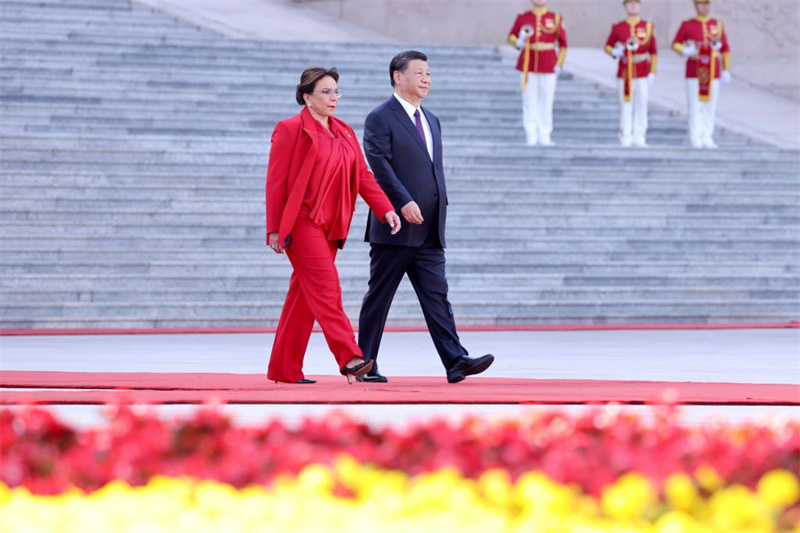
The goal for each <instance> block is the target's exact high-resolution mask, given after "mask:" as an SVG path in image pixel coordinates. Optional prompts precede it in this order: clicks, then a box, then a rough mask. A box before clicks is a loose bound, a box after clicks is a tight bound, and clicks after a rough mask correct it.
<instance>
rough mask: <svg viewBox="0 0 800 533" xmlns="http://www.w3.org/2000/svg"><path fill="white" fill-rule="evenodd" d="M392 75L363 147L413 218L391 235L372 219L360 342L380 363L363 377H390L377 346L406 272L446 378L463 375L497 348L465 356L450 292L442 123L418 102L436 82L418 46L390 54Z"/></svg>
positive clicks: (484, 363)
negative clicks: (383, 369) (381, 365)
mask: <svg viewBox="0 0 800 533" xmlns="http://www.w3.org/2000/svg"><path fill="white" fill-rule="evenodd" d="M389 76H390V78H391V82H392V87H393V88H394V94H393V95H392V96H391V97H390V98H389V99H388V100H387V101H386V102H384V103H383V104H381V105H379V106H378V107H377V108H376V109H375V110H374V111H372V112H371V113H370V114H369V115H368V116H367V120H366V123H365V130H364V151H365V153H366V155H367V160H368V161H369V164H370V167H372V172H373V173H374V174H375V178H376V179H377V180H378V184H379V185H380V186H381V187H382V188H383V190H384V192H385V193H386V195H387V196H388V197H389V200H390V201H391V202H392V204H393V205H394V207H395V209H399V210H400V212H401V214H402V215H403V217H404V218H405V219H406V220H407V221H408V222H409V224H404V225H403V227H402V229H401V230H400V231H399V232H398V233H397V234H396V235H393V236H392V235H390V232H389V231H388V230H387V229H386V228H383V227H381V226H385V224H380V223H379V221H378V220H377V219H375V217H374V216H372V215H370V218H369V220H368V221H367V234H366V240H367V241H368V242H369V243H370V246H371V249H370V279H369V289H368V290H367V294H366V295H365V296H364V302H363V304H362V306H361V316H360V317H359V321H358V345H359V347H360V348H361V349H362V350H363V352H364V359H365V360H366V361H369V360H372V361H375V363H374V364H373V367H372V370H371V372H370V373H369V374H368V375H367V376H363V377H361V378H360V380H361V381H367V382H369V381H372V382H385V381H387V379H386V377H384V376H383V375H381V374H380V373H379V372H378V364H377V357H378V350H379V348H380V344H381V338H382V336H383V329H384V326H385V325H386V317H387V315H388V314H389V307H390V306H391V304H392V299H393V298H394V294H395V291H397V286H398V285H399V284H400V281H401V280H402V279H403V275H405V274H408V278H409V280H410V281H411V284H412V285H413V287H414V290H415V291H416V293H417V298H419V303H420V305H421V306H422V312H423V314H424V315H425V322H426V323H427V325H428V330H429V331H430V334H431V337H432V338H433V343H434V345H435V346H436V351H437V352H439V357H440V358H441V359H442V364H443V365H444V368H445V370H446V372H447V381H448V382H450V383H458V382H459V381H463V380H464V378H466V377H467V376H471V375H473V374H479V373H480V372H483V371H484V370H486V369H487V368H489V366H490V365H491V364H492V362H493V361H494V356H493V355H491V354H488V355H484V356H482V357H478V358H471V357H468V353H467V350H466V349H465V348H464V347H463V346H461V342H460V341H459V339H458V333H456V324H455V319H454V317H453V309H452V307H451V306H450V302H449V301H448V300H447V290H448V288H447V278H446V276H445V258H444V247H445V237H444V229H445V221H446V219H447V190H446V187H445V182H444V166H443V164H442V135H441V126H440V124H439V119H438V118H436V115H434V114H433V113H431V112H430V111H428V110H427V109H423V108H422V107H420V103H421V102H422V100H423V99H424V98H425V97H426V96H427V95H428V91H429V90H430V86H431V73H430V68H429V67H428V58H427V56H425V54H423V53H422V52H417V51H414V50H409V51H405V52H401V53H399V54H397V55H396V56H395V57H394V58H392V62H391V64H390V65H389Z"/></svg>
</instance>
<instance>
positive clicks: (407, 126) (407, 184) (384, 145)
mask: <svg viewBox="0 0 800 533" xmlns="http://www.w3.org/2000/svg"><path fill="white" fill-rule="evenodd" d="M422 112H423V113H424V114H425V118H427V120H428V124H429V125H430V128H431V135H432V137H433V161H431V158H430V155H428V149H427V148H426V146H425V143H423V142H422V139H421V138H420V136H419V133H417V129H416V127H415V125H414V122H412V121H411V119H410V118H409V116H408V114H407V113H406V111H405V109H403V106H402V105H400V102H398V101H397V98H395V97H394V95H392V97H391V98H389V99H388V100H387V101H386V102H384V103H382V104H381V105H379V106H378V107H377V108H375V110H373V111H372V112H371V113H370V114H369V115H368V116H367V120H366V122H365V124H364V152H365V153H366V156H367V161H369V165H370V167H371V168H372V172H373V173H374V174H375V179H376V180H377V181H378V184H379V185H380V186H381V188H382V189H383V191H384V192H385V193H386V196H388V197H389V200H390V201H391V202H392V204H393V205H394V207H395V209H397V211H398V212H399V211H400V209H401V208H402V207H403V206H404V205H406V204H407V203H408V202H410V201H412V200H413V201H415V202H417V204H418V205H419V208H420V211H421V212H422V217H423V218H424V219H425V222H423V223H422V224H421V225H419V226H418V225H416V224H410V223H408V222H406V220H405V219H403V227H402V229H401V230H400V232H399V233H397V235H391V229H390V228H389V226H388V224H380V223H379V221H378V219H377V218H376V217H375V215H374V214H373V213H370V215H369V220H368V221H367V233H366V236H365V240H366V241H367V242H370V243H372V244H393V245H397V246H422V243H423V242H424V241H425V239H426V238H427V237H428V235H429V233H431V232H435V233H438V234H439V241H440V242H441V244H442V247H444V246H445V240H444V229H445V221H446V219H447V189H446V188H445V183H444V166H443V164H442V133H441V131H442V130H441V126H440V124H439V119H438V118H437V117H436V115H434V114H433V113H431V112H430V111H428V110H427V109H424V108H422Z"/></svg>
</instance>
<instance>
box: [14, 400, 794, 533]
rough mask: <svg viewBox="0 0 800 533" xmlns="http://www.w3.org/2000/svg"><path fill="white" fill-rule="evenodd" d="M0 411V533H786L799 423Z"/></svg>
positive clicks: (674, 415) (590, 411) (675, 415)
mask: <svg viewBox="0 0 800 533" xmlns="http://www.w3.org/2000/svg"><path fill="white" fill-rule="evenodd" d="M107 410H108V414H109V420H108V423H107V424H106V425H104V426H102V427H99V428H91V429H85V430H76V429H75V428H72V427H70V426H68V425H67V424H65V423H63V422H62V421H60V420H58V419H57V418H56V417H55V416H54V415H53V414H52V413H51V412H50V411H48V410H46V409H43V408H37V407H28V408H20V409H7V410H3V411H0V533H1V532H6V531H7V532H23V531H24V532H26V533H30V532H38V531H43V532H44V531H46V532H60V531H76V532H92V531H98V532H100V531H103V532H106V531H114V532H127V531H131V532H154V533H155V532H161V531H164V532H166V531H169V532H182V531H186V532H192V533H202V532H206V531H209V532H212V531H213V532H239V531H254V532H255V531H259V532H261V531H279V532H293V531H342V532H344V531H347V532H358V531H381V532H393V531H398V532H401V531H402V532H403V533H408V532H410V531H415V532H417V531H436V532H437V533H446V532H449V531H458V532H471V531H480V532H517V531H520V532H522V531H525V532H553V533H555V532H559V533H560V532H571V531H574V532H582V533H591V532H601V531H603V532H605V531H608V532H611V531H614V532H618V531H619V532H634V531H647V532H650V531H652V532H664V533H673V532H676V533H677V532H695V531H696V532H709V533H710V532H747V531H753V532H756V531H759V532H762V531H763V532H777V531H797V532H800V504H799V503H798V499H799V497H800V487H799V486H798V471H799V470H800V422H798V421H797V419H792V420H777V419H773V420H770V421H763V422H747V423H728V422H724V421H707V422H705V423H702V424H699V425H687V424H685V423H683V422H682V421H681V418H680V414H679V410H678V409H677V408H676V407H674V406H666V407H653V408H652V410H651V412H649V413H647V415H646V416H640V415H638V414H636V413H632V412H631V411H626V410H624V409H620V408H618V407H603V408H600V407H597V408H587V409H585V410H583V411H581V412H580V413H579V414H566V413H564V412H561V411H558V410H544V411H542V410H537V411H531V412H529V413H526V414H524V415H521V416H518V417H513V418H508V417H507V418H492V417H470V416H467V417H461V418H459V419H458V420H454V419H445V418H434V419H429V420H426V421H425V422H420V423H415V424H409V425H406V426H404V427H402V428H396V427H387V428H375V427H372V426H370V425H368V424H366V423H364V422H362V421H360V420H358V419H356V418H353V417H351V416H348V415H346V414H344V413H341V412H339V413H337V412H332V413H331V414H329V415H328V416H325V417H318V418H308V419H305V420H304V421H303V422H301V423H299V424H293V425H287V424H284V423H283V422H282V421H281V420H279V419H275V420H271V421H268V422H265V423H263V424H260V425H258V426H240V425H236V424H234V423H233V421H232V420H231V419H230V418H229V417H228V416H227V415H226V414H225V413H224V412H223V411H222V410H220V409H219V408H215V407H200V408H198V409H197V410H196V411H194V413H193V414H192V415H191V416H189V417H185V418H176V419H166V418H161V417H159V415H158V413H157V411H156V410H155V409H154V408H150V407H136V406H134V407H132V406H127V405H115V406H108V407H107Z"/></svg>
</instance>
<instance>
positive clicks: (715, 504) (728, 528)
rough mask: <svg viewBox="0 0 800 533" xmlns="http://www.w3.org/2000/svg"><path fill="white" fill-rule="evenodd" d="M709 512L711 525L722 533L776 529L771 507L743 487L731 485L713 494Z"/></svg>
mask: <svg viewBox="0 0 800 533" xmlns="http://www.w3.org/2000/svg"><path fill="white" fill-rule="evenodd" d="M708 510H709V522H710V524H711V525H712V526H714V527H716V528H717V531H718V532H720V533H724V532H731V533H734V532H735V533H741V532H745V531H772V530H773V529H774V528H773V523H772V522H773V515H772V512H771V509H770V508H769V506H768V505H767V504H766V503H765V502H764V501H762V500H761V499H760V498H757V497H755V495H754V494H753V493H752V492H751V491H750V489H748V488H747V487H744V486H742V485H731V486H729V487H726V488H724V489H721V490H718V491H717V492H715V493H714V494H712V495H711V498H710V500H709V502H708Z"/></svg>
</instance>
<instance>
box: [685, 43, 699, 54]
mask: <svg viewBox="0 0 800 533" xmlns="http://www.w3.org/2000/svg"><path fill="white" fill-rule="evenodd" d="M697 52H698V50H697V45H694V44H690V45H689V46H684V47H683V52H681V55H682V56H683V57H692V56H696V55H697Z"/></svg>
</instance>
